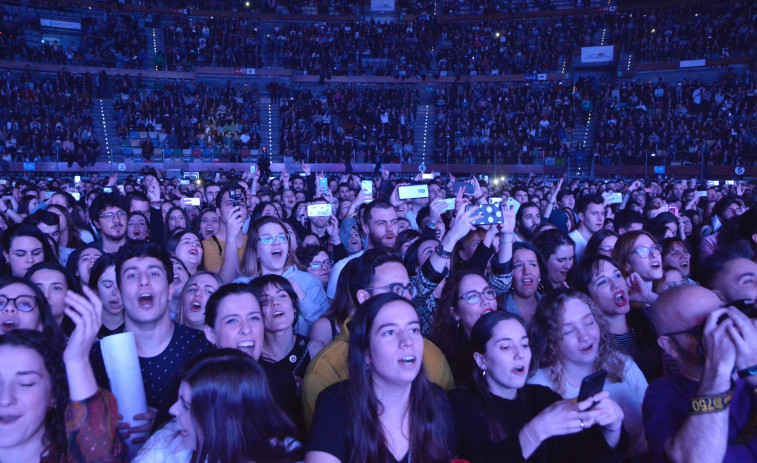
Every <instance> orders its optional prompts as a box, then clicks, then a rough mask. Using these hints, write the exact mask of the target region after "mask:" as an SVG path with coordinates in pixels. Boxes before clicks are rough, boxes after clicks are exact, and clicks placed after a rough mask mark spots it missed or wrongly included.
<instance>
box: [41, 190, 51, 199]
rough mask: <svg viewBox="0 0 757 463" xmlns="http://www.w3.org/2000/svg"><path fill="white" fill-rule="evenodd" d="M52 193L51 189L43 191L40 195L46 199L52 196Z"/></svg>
mask: <svg viewBox="0 0 757 463" xmlns="http://www.w3.org/2000/svg"><path fill="white" fill-rule="evenodd" d="M53 193H54V192H52V191H45V193H44V194H43V195H42V197H43V199H44V200H45V201H48V200H49V199H50V198H52V197H53Z"/></svg>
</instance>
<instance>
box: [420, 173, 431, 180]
mask: <svg viewBox="0 0 757 463" xmlns="http://www.w3.org/2000/svg"><path fill="white" fill-rule="evenodd" d="M433 179H434V174H421V180H433Z"/></svg>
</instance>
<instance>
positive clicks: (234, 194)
mask: <svg viewBox="0 0 757 463" xmlns="http://www.w3.org/2000/svg"><path fill="white" fill-rule="evenodd" d="M229 199H230V200H231V201H232V203H231V204H232V205H233V206H234V207H237V206H239V200H240V199H242V191H241V190H240V189H239V188H234V189H232V190H229Z"/></svg>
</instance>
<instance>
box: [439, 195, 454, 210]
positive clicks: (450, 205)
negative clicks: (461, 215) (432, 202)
mask: <svg viewBox="0 0 757 463" xmlns="http://www.w3.org/2000/svg"><path fill="white" fill-rule="evenodd" d="M436 202H437V203H444V209H442V211H454V210H455V198H447V199H437V200H436Z"/></svg>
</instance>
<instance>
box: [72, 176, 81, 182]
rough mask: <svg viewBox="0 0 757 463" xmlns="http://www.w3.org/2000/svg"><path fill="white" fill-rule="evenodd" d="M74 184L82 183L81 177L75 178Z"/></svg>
mask: <svg viewBox="0 0 757 463" xmlns="http://www.w3.org/2000/svg"><path fill="white" fill-rule="evenodd" d="M74 183H81V177H80V176H79V175H75V176H74Z"/></svg>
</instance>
